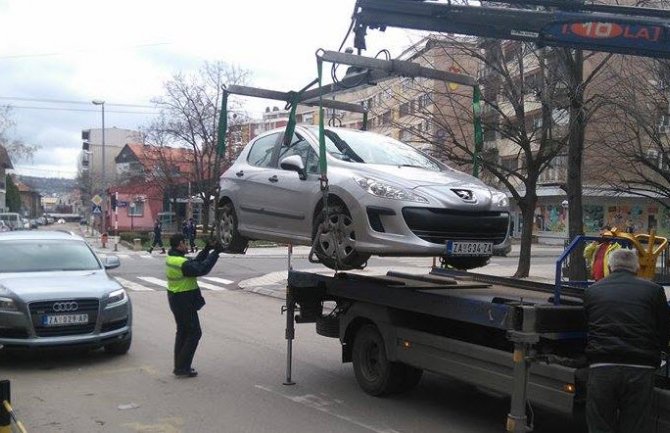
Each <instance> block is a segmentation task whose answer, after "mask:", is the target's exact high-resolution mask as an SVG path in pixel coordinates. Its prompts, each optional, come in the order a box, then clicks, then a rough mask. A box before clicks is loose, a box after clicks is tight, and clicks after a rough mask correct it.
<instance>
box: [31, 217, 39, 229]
mask: <svg viewBox="0 0 670 433" xmlns="http://www.w3.org/2000/svg"><path fill="white" fill-rule="evenodd" d="M29 223H30V229H31V230H32V229H36V228H37V227H38V226H39V224H38V223H37V220H36V219H31V220H29Z"/></svg>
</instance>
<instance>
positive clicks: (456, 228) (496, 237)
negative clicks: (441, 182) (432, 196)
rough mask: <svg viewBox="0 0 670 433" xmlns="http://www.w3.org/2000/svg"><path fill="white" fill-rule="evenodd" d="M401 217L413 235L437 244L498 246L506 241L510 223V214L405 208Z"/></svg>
mask: <svg viewBox="0 0 670 433" xmlns="http://www.w3.org/2000/svg"><path fill="white" fill-rule="evenodd" d="M402 215H403V218H404V219H405V223H407V226H408V227H409V229H410V230H411V231H412V233H414V234H415V235H417V236H418V237H419V238H421V239H423V240H424V241H426V242H431V243H434V244H444V243H445V242H446V241H449V240H474V241H477V240H481V241H492V242H493V243H495V244H498V243H500V242H502V241H504V240H505V236H506V235H507V227H508V224H509V214H508V213H507V212H466V211H457V210H449V209H430V208H404V209H403V210H402Z"/></svg>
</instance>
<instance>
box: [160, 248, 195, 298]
mask: <svg viewBox="0 0 670 433" xmlns="http://www.w3.org/2000/svg"><path fill="white" fill-rule="evenodd" d="M187 261H188V259H187V258H186V257H182V256H167V258H166V259H165V264H166V265H167V267H166V268H165V275H166V276H167V280H168V290H169V291H171V292H173V293H179V292H188V291H189V290H195V289H197V288H198V280H197V279H196V278H195V277H185V276H184V273H183V272H182V271H181V265H183V264H184V263H185V262H187Z"/></svg>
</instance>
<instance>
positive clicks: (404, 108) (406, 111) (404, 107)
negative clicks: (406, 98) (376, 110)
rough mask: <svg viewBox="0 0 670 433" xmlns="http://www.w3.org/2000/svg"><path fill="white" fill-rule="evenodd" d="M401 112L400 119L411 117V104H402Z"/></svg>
mask: <svg viewBox="0 0 670 433" xmlns="http://www.w3.org/2000/svg"><path fill="white" fill-rule="evenodd" d="M399 112H400V113H399V114H400V117H403V116H409V114H410V104H409V102H404V103H402V104H400V108H399Z"/></svg>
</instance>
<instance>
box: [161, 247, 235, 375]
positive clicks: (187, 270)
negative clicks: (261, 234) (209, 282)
mask: <svg viewBox="0 0 670 433" xmlns="http://www.w3.org/2000/svg"><path fill="white" fill-rule="evenodd" d="M222 251H223V247H222V246H221V244H219V243H214V244H208V245H207V246H206V247H205V248H204V249H203V250H202V251H201V252H200V254H198V255H197V256H196V257H195V258H193V259H189V258H187V257H185V254H186V253H187V252H188V247H187V246H186V240H185V238H184V235H181V234H176V235H173V236H172V237H171V238H170V251H169V252H168V257H167V259H166V260H165V264H166V276H167V280H168V302H169V304H170V310H171V311H172V314H173V315H174V320H175V322H176V324H177V333H176V334H175V342H174V370H173V371H172V372H173V374H174V375H175V376H178V377H195V376H197V375H198V372H197V371H195V369H193V367H192V366H191V364H192V362H193V356H194V355H195V350H196V349H197V347H198V342H199V341H200V337H201V336H202V330H201V328H200V319H199V318H198V310H200V309H201V308H202V307H203V306H204V305H205V299H204V298H203V296H202V293H200V288H199V287H198V280H197V279H196V277H200V276H202V275H207V274H208V273H209V271H211V270H212V268H213V267H214V265H215V264H216V261H217V260H218V259H219V253H220V252H222Z"/></svg>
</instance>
